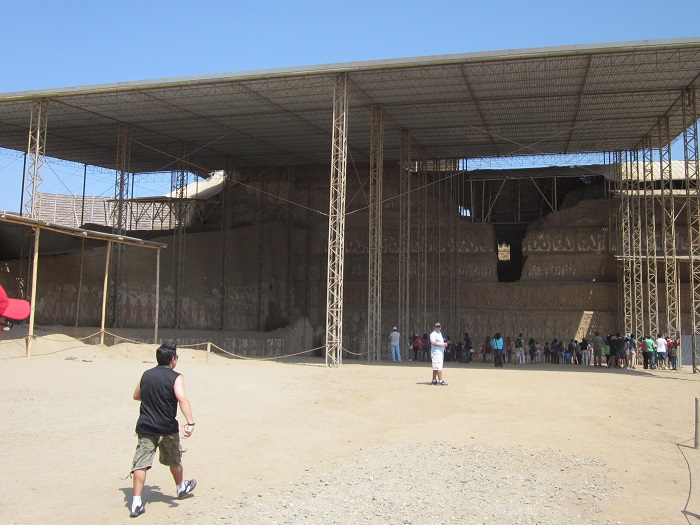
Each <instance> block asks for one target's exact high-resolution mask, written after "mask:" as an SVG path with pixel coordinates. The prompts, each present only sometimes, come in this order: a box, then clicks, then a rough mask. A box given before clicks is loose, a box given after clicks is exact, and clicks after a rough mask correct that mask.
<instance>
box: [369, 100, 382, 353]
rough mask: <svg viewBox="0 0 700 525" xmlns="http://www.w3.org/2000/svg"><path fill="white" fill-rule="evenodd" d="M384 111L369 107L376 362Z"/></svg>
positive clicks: (371, 281)
mask: <svg viewBox="0 0 700 525" xmlns="http://www.w3.org/2000/svg"><path fill="white" fill-rule="evenodd" d="M383 135H384V114H383V110H382V106H379V105H377V106H374V107H373V108H372V130H371V144H370V161H369V269H368V280H369V282H368V295H367V359H368V360H369V361H379V360H380V359H381V348H382V183H383V179H384V176H383V174H384V160H383V159H384V137H383Z"/></svg>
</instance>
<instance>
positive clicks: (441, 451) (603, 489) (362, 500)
mask: <svg viewBox="0 0 700 525" xmlns="http://www.w3.org/2000/svg"><path fill="white" fill-rule="evenodd" d="M603 467H604V465H603V464H602V463H601V462H600V461H599V460H596V459H592V458H582V457H576V456H571V455H568V454H564V453H562V452H557V451H548V450H545V451H542V450H529V449H526V448H496V447H485V446H479V445H465V446H453V445H448V444H444V443H437V442H436V443H421V444H382V445H379V446H376V447H372V448H370V449H366V450H363V451H362V453H361V454H359V455H357V456H355V457H354V458H352V459H351V460H350V461H344V462H342V463H338V464H336V465H335V466H334V467H332V468H329V469H323V470H309V471H307V473H306V475H305V476H304V477H303V478H302V479H301V480H298V481H294V482H291V483H290V484H289V486H288V488H286V489H284V490H272V491H270V492H263V493H255V494H247V495H245V497H243V498H242V499H240V500H239V501H235V502H231V503H228V504H224V505H222V506H221V507H220V508H216V509H201V508H197V506H196V505H192V507H191V510H190V511H189V512H188V515H187V517H186V519H185V520H183V523H194V524H198V525H205V524H241V525H244V524H245V525H249V524H252V523H255V524H266V525H276V524H298V523H304V524H319V525H321V524H323V525H326V524H342V525H355V524H358V525H359V524H390V525H393V524H396V525H408V524H410V525H416V524H451V523H469V524H484V525H490V524H506V523H507V524H513V525H535V524H537V525H555V524H556V525H558V524H569V525H577V524H589V523H601V522H602V523H604V522H605V520H604V519H599V513H600V512H601V508H600V506H601V504H602V503H603V502H605V501H608V500H609V499H610V498H611V497H612V493H611V490H612V491H614V487H615V483H614V482H613V481H610V480H608V479H606V477H605V475H604V468H603ZM193 503H194V501H193Z"/></svg>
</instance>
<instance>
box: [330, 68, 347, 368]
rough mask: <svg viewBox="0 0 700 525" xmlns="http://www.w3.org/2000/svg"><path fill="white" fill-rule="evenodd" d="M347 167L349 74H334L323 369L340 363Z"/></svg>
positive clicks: (341, 360) (341, 357) (341, 350)
mask: <svg viewBox="0 0 700 525" xmlns="http://www.w3.org/2000/svg"><path fill="white" fill-rule="evenodd" d="M347 164H348V75H347V73H340V74H338V75H336V77H335V82H334V90H333V144H332V151H331V180H330V203H329V211H328V288H327V293H326V366H340V365H341V364H342V362H343V267H344V263H345V194H346V191H347V188H346V186H347Z"/></svg>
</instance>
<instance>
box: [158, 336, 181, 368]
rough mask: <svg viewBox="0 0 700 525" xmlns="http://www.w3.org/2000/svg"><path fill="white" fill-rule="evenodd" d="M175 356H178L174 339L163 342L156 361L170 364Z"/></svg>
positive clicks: (162, 364) (160, 363)
mask: <svg viewBox="0 0 700 525" xmlns="http://www.w3.org/2000/svg"><path fill="white" fill-rule="evenodd" d="M175 357H177V345H176V344H175V343H173V342H172V341H170V342H168V343H163V344H162V345H160V346H159V347H158V350H156V361H158V364H159V365H161V366H164V365H169V364H170V362H171V361H172V360H173V358H175Z"/></svg>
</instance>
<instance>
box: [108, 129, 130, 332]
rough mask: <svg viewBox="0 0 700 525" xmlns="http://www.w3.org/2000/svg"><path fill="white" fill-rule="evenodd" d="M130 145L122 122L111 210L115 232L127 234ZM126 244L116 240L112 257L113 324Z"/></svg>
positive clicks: (116, 323)
mask: <svg viewBox="0 0 700 525" xmlns="http://www.w3.org/2000/svg"><path fill="white" fill-rule="evenodd" d="M130 159H131V147H130V142H129V127H128V125H127V124H125V123H121V124H119V129H118V131H117V160H116V172H115V181H114V208H113V210H112V233H114V234H115V235H125V234H126V231H127V224H128V213H127V210H126V207H127V202H128V200H129V171H130ZM125 249H126V246H125V245H124V244H122V243H119V242H118V243H114V246H112V256H111V259H110V265H111V269H110V272H109V290H110V291H111V294H112V298H111V301H110V312H109V313H110V316H109V319H110V325H111V326H113V327H116V326H120V325H121V312H122V295H123V293H122V287H123V285H124V256H125Z"/></svg>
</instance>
